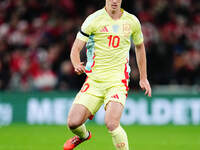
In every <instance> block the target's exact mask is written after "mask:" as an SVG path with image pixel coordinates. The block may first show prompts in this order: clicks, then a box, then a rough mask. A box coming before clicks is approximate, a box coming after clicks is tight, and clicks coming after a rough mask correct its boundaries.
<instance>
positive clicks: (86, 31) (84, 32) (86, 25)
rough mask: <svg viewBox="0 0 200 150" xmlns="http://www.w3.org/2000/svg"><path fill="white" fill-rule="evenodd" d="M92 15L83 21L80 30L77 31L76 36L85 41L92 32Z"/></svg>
mask: <svg viewBox="0 0 200 150" xmlns="http://www.w3.org/2000/svg"><path fill="white" fill-rule="evenodd" d="M93 20H94V17H93V15H90V16H88V17H87V18H86V20H85V21H84V22H83V24H82V26H81V29H80V31H79V32H78V34H77V36H76V38H78V39H80V40H82V41H85V42H87V41H88V39H89V36H90V35H91V34H92V33H93V31H94V29H93V22H94V21H93Z"/></svg>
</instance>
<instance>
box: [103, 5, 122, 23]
mask: <svg viewBox="0 0 200 150" xmlns="http://www.w3.org/2000/svg"><path fill="white" fill-rule="evenodd" d="M105 9H106V12H107V13H108V15H109V16H110V17H111V18H112V19H113V20H117V19H120V17H121V16H122V13H123V12H122V11H121V8H119V9H117V10H111V9H108V8H106V7H105Z"/></svg>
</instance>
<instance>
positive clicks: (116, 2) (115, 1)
mask: <svg viewBox="0 0 200 150" xmlns="http://www.w3.org/2000/svg"><path fill="white" fill-rule="evenodd" d="M121 3H122V0H106V7H107V8H108V9H110V10H112V11H116V10H119V9H120V8H121Z"/></svg>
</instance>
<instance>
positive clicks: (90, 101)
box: [73, 92, 103, 115]
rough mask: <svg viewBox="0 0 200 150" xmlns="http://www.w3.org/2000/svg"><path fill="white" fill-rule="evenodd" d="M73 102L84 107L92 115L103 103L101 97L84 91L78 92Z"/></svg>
mask: <svg viewBox="0 0 200 150" xmlns="http://www.w3.org/2000/svg"><path fill="white" fill-rule="evenodd" d="M73 104H80V105H83V106H84V107H86V108H87V109H88V110H89V112H90V114H91V115H94V114H95V113H96V112H97V111H98V110H99V108H100V107H101V105H102V104H103V97H98V96H95V95H91V94H89V93H86V92H84V93H83V92H79V93H78V94H77V96H76V98H75V100H74V103H73Z"/></svg>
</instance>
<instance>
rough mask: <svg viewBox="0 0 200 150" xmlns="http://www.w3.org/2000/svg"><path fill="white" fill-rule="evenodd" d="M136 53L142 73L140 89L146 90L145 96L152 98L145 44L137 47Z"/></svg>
mask: <svg viewBox="0 0 200 150" xmlns="http://www.w3.org/2000/svg"><path fill="white" fill-rule="evenodd" d="M135 53H136V59H137V64H138V68H139V72H140V87H141V88H142V89H143V90H145V95H148V96H149V97H151V86H150V84H149V81H148V79H147V67H146V66H147V65H146V52H145V46H144V43H143V42H142V43H141V44H138V45H136V46H135Z"/></svg>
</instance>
